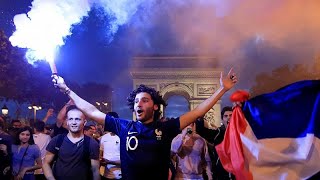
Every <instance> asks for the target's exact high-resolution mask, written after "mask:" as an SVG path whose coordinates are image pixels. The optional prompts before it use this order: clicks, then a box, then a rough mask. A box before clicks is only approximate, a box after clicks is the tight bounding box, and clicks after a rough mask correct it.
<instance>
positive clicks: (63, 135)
mask: <svg viewBox="0 0 320 180" xmlns="http://www.w3.org/2000/svg"><path fill="white" fill-rule="evenodd" d="M66 135H67V134H59V135H58V137H57V142H56V146H55V147H54V158H53V161H52V162H55V161H57V159H58V154H59V150H60V147H61V145H62V143H63V140H64V138H65V137H66Z"/></svg>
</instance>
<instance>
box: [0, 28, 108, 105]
mask: <svg viewBox="0 0 320 180" xmlns="http://www.w3.org/2000/svg"><path fill="white" fill-rule="evenodd" d="M24 54H25V51H24V50H23V49H19V48H15V47H13V46H12V45H11V43H10V41H9V40H8V37H7V36H6V35H5V34H4V32H3V31H1V30H0V62H1V63H0V97H2V98H6V99H13V100H15V101H17V103H21V102H29V103H30V104H31V103H35V104H37V105H41V106H44V107H46V106H47V107H48V106H50V107H56V108H57V109H59V108H61V107H62V105H63V104H64V103H65V102H66V101H67V100H68V98H67V96H64V95H62V94H61V92H59V90H58V89H55V88H54V87H53V84H52V82H51V71H50V68H49V65H48V63H46V62H44V61H39V62H37V63H36V64H35V66H32V65H30V64H29V63H27V61H26V60H25V58H24ZM66 81H67V82H68V84H69V85H70V87H71V88H72V89H73V90H74V91H75V92H77V93H79V94H80V95H82V96H83V97H84V98H85V99H87V100H88V101H89V102H95V101H110V100H111V94H112V93H111V92H112V89H111V88H110V87H109V86H108V85H102V84H97V83H93V82H92V83H88V84H85V85H83V86H81V85H79V84H77V83H75V82H71V81H68V80H67V79H66Z"/></svg>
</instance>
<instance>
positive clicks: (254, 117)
mask: <svg viewBox="0 0 320 180" xmlns="http://www.w3.org/2000/svg"><path fill="white" fill-rule="evenodd" d="M243 113H244V115H245V117H246V119H247V121H248V122H249V124H250V126H251V128H252V130H253V132H254V134H255V135H256V137H257V138H258V139H264V138H281V137H282V138H297V137H305V135H306V134H307V133H312V134H314V135H315V136H316V137H318V138H320V80H308V81H300V82H296V83H293V84H290V85H288V86H285V87H283V88H281V89H279V90H277V91H275V92H273V93H269V94H264V95H260V96H257V97H255V98H252V99H250V100H248V101H247V102H245V104H244V106H243Z"/></svg>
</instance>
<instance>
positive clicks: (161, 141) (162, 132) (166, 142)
mask: <svg viewBox="0 0 320 180" xmlns="http://www.w3.org/2000/svg"><path fill="white" fill-rule="evenodd" d="M105 130H106V131H111V132H113V133H115V134H117V135H118V136H119V137H120V159H121V171H122V177H123V179H138V180H143V179H150V180H151V179H152V180H153V179H164V180H165V179H168V170H169V161H170V148H171V141H172V139H173V138H174V137H175V136H176V135H178V134H179V133H180V132H181V131H180V121H179V118H172V119H170V120H168V121H165V122H159V121H156V122H152V123H149V124H143V123H141V122H140V121H133V120H125V119H119V118H113V117H111V116H108V115H107V116H106V119H105Z"/></svg>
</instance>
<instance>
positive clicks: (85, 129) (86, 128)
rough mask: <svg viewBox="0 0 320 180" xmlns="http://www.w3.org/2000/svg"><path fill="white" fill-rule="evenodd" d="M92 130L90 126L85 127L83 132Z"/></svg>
mask: <svg viewBox="0 0 320 180" xmlns="http://www.w3.org/2000/svg"><path fill="white" fill-rule="evenodd" d="M90 129H91V127H90V126H84V127H83V130H84V131H88V130H90Z"/></svg>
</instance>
